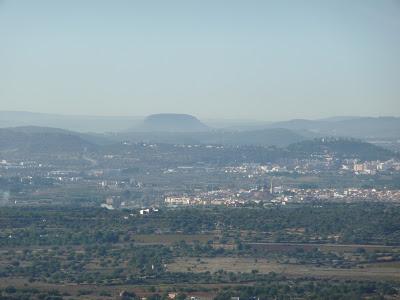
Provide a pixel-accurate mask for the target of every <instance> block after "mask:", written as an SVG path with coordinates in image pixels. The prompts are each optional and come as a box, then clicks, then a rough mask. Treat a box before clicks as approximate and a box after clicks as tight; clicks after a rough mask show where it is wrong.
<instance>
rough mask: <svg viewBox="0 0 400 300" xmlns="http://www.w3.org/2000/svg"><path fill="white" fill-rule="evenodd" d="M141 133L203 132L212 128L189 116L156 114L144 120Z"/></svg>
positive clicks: (140, 128)
mask: <svg viewBox="0 0 400 300" xmlns="http://www.w3.org/2000/svg"><path fill="white" fill-rule="evenodd" d="M138 130H140V131H153V132H202V131H208V130H210V128H209V127H208V126H207V125H205V124H204V123H202V122H201V121H200V120H199V119H197V118H196V117H194V116H192V115H187V114H168V113H164V114H154V115H150V116H148V117H147V118H145V119H144V121H143V123H142V125H141V126H140V127H139V128H138Z"/></svg>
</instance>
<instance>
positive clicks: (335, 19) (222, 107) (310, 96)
mask: <svg viewBox="0 0 400 300" xmlns="http://www.w3.org/2000/svg"><path fill="white" fill-rule="evenodd" d="M0 110H3V111H4V110H13V111H15V110H21V111H33V112H44V113H58V114H60V113H61V114H83V115H104V116H118V115H124V116H127V115H131V116H145V115H148V114H153V113H168V112H173V113H188V114H193V115H195V116H197V117H200V118H223V119H246V120H263V121H277V120H284V119H294V118H309V119H315V118H322V117H330V116H346V115H351V116H385V115H391V116H400V0H340V1H339V0H336V1H335V0H329V1H328V0H308V1H305V0H296V1H292V0H290V1H289V0H277V1H268V0H261V1H257V0H243V1H239V0H211V1H210V0H198V1H194V0H181V1H176V0H169V1H165V0H159V1H154V0H143V1H135V0H129V1H128V0H113V1H111V0H110V1H103V0H85V1H82V0H64V1H62V0H35V1H32V0H25V1H23V0H0Z"/></svg>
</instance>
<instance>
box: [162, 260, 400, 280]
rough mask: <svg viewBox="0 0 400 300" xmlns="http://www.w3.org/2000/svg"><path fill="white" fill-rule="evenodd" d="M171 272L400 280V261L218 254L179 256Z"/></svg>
mask: <svg viewBox="0 0 400 300" xmlns="http://www.w3.org/2000/svg"><path fill="white" fill-rule="evenodd" d="M168 270H169V271H171V272H188V271H190V272H207V271H209V272H217V271H218V270H224V271H226V272H234V273H237V272H243V273H248V272H252V271H253V270H257V271H258V272H259V273H269V272H275V273H277V274H282V275H285V276H294V277H306V276H310V277H311V276H312V277H319V278H337V279H373V280H396V281H400V265H399V264H398V263H382V264H370V265H368V264H366V265H364V266H363V268H351V269H340V268H331V267H316V266H311V265H295V264H280V263H277V262H273V261H269V260H266V259H254V258H244V257H217V258H201V259H197V258H192V257H184V258H177V259H175V261H174V262H173V263H171V264H169V265H168Z"/></svg>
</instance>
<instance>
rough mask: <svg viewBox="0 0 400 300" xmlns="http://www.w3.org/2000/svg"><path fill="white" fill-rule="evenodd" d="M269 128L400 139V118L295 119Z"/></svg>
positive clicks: (366, 137) (326, 134) (320, 134)
mask: <svg viewBox="0 0 400 300" xmlns="http://www.w3.org/2000/svg"><path fill="white" fill-rule="evenodd" d="M267 127H268V128H286V129H290V130H296V131H307V132H309V133H313V134H315V135H317V136H318V135H319V136H338V137H339V136H343V137H354V138H361V139H376V138H386V139H397V138H400V117H334V118H327V119H320V120H304V119H295V120H290V121H283V122H276V123H273V124H270V125H268V126H267Z"/></svg>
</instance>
